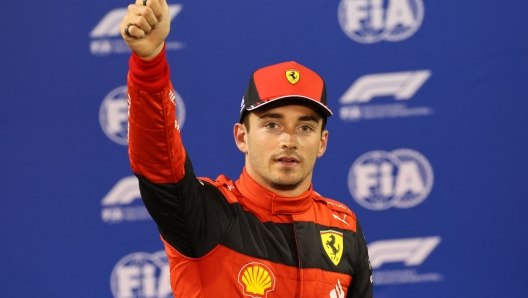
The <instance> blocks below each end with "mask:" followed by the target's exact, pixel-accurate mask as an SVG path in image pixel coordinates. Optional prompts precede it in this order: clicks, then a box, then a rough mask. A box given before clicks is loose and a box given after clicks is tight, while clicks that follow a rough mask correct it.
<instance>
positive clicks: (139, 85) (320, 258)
mask: <svg viewBox="0 0 528 298" xmlns="http://www.w3.org/2000/svg"><path fill="white" fill-rule="evenodd" d="M128 11H129V12H128V15H127V16H125V18H124V20H123V23H122V24H121V32H122V35H123V38H124V39H125V41H126V42H127V44H128V45H129V46H130V48H131V49H132V51H133V54H132V57H131V59H130V72H129V76H128V83H129V85H128V92H129V155H130V161H131V167H132V170H133V171H134V173H135V174H136V176H137V177H138V179H139V182H140V189H141V195H142V198H143V201H144V202H145V206H146V207H147V209H148V210H149V212H150V214H151V215H152V217H153V219H154V220H155V221H156V224H157V225H158V229H159V232H160V234H161V239H162V241H163V243H164V245H165V250H166V252H167V255H168V257H169V264H170V270H171V287H172V290H173V292H174V296H175V297H186V298H188V297H268V298H273V297H335V298H344V297H354V298H356V297H357V298H360V297H361V298H363V297H372V275H371V268H370V264H369V259H368V253H367V247H366V243H365V239H364V237H363V233H362V230H361V226H360V225H359V222H357V220H356V217H355V215H354V213H353V212H352V211H350V210H349V209H348V208H347V207H346V206H344V205H343V204H341V203H339V202H337V201H334V200H331V199H327V198H324V197H322V196H321V195H319V194H318V193H316V192H315V191H313V188H312V184H311V179H312V171H313V167H314V164H315V160H316V159H317V158H318V157H320V156H322V155H323V154H324V152H325V150H326V145H327V142H328V131H326V130H324V125H325V123H326V117H328V116H330V115H331V112H330V110H329V109H328V108H327V106H326V91H325V85H324V82H323V80H322V79H321V77H320V76H319V75H317V74H316V73H315V72H313V71H311V70H309V69H308V68H306V67H304V66H302V65H300V64H297V63H295V62H287V63H280V64H277V65H272V66H269V67H265V68H262V69H259V70H257V71H256V72H255V73H253V75H252V77H251V80H250V84H249V86H248V88H247V90H246V93H245V94H244V99H243V106H242V110H241V112H240V117H241V118H240V123H237V124H235V126H234V137H235V142H236V145H237V146H238V148H239V149H240V151H242V152H243V153H244V154H245V167H244V169H243V171H242V174H241V176H240V178H239V179H238V180H237V181H232V180H230V179H229V178H227V177H225V176H223V175H221V176H219V177H218V178H216V180H214V181H213V180H211V179H207V178H199V179H197V178H196V176H195V174H194V170H193V167H192V164H191V160H190V158H189V155H188V154H187V152H186V151H185V149H184V147H183V145H182V143H181V138H180V131H179V126H178V121H177V119H176V117H175V108H176V107H175V100H174V98H175V97H174V91H173V89H172V86H171V83H170V80H169V68H168V64H167V61H166V57H165V50H164V40H165V38H166V37H167V35H168V33H169V29H170V28H169V27H170V20H169V12H168V6H167V3H166V0H148V1H145V0H138V2H136V4H135V5H131V6H129V9H128Z"/></svg>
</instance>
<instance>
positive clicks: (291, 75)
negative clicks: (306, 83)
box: [286, 68, 301, 85]
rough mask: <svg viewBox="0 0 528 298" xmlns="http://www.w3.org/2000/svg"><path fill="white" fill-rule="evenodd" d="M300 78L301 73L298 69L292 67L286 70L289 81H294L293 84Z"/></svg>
mask: <svg viewBox="0 0 528 298" xmlns="http://www.w3.org/2000/svg"><path fill="white" fill-rule="evenodd" d="M300 78H301V74H300V73H299V71H298V70H295V69H293V68H292V69H288V70H287V71H286V79H288V82H290V83H292V85H293V84H295V83H297V82H298V81H299V79H300Z"/></svg>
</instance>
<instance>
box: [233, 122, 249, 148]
mask: <svg viewBox="0 0 528 298" xmlns="http://www.w3.org/2000/svg"><path fill="white" fill-rule="evenodd" d="M233 135H234V137H235V143H236V145H237V147H238V150H240V151H241V152H242V153H244V154H247V152H248V151H247V148H248V145H247V139H246V136H247V131H246V127H245V126H244V124H242V123H235V127H234V128H233Z"/></svg>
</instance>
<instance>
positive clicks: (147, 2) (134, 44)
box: [120, 0, 170, 59]
mask: <svg viewBox="0 0 528 298" xmlns="http://www.w3.org/2000/svg"><path fill="white" fill-rule="evenodd" d="M120 29H121V35H122V36H123V39H124V40H125V42H126V43H127V44H128V46H129V47H130V48H131V49H132V51H134V52H135V53H136V54H138V56H140V57H141V58H144V59H152V58H154V57H155V56H156V55H158V54H159V53H160V52H161V50H162V49H163V43H164V41H165V38H167V35H169V31H170V16H169V6H168V5H167V0H136V3H135V4H131V5H129V6H128V14H127V15H126V16H125V17H124V18H123V22H122V23H121V26H120Z"/></svg>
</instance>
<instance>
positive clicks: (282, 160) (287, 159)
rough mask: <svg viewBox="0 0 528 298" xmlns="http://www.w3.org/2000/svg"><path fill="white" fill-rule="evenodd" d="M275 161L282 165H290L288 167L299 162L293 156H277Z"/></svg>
mask: <svg viewBox="0 0 528 298" xmlns="http://www.w3.org/2000/svg"><path fill="white" fill-rule="evenodd" d="M275 162H278V163H279V164H281V165H283V166H290V167H291V166H295V165H297V164H299V160H298V159H297V158H295V157H293V156H281V157H279V158H276V159H275Z"/></svg>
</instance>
